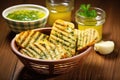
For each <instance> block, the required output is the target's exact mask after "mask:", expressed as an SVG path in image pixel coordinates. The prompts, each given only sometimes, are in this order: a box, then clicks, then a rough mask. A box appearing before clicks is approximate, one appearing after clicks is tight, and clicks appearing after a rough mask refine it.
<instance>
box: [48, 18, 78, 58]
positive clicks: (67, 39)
mask: <svg viewBox="0 0 120 80" xmlns="http://www.w3.org/2000/svg"><path fill="white" fill-rule="evenodd" d="M76 38H77V35H76V32H75V30H74V24H73V23H71V22H67V21H63V20H56V21H55V23H54V24H53V27H52V31H51V34H50V37H49V40H50V41H51V42H52V43H54V44H56V45H61V46H63V47H64V48H65V50H66V51H67V53H68V54H67V56H69V57H71V56H73V55H75V52H76Z"/></svg>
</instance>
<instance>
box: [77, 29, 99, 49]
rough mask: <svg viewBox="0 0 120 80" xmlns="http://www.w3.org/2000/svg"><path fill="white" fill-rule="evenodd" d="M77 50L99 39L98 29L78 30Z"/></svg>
mask: <svg viewBox="0 0 120 80" xmlns="http://www.w3.org/2000/svg"><path fill="white" fill-rule="evenodd" d="M77 33H78V40H77V51H80V50H83V49H85V48H87V47H88V46H91V45H93V44H94V43H96V42H97V41H98V40H99V34H98V31H97V30H95V29H93V28H88V29H86V30H78V32H77Z"/></svg>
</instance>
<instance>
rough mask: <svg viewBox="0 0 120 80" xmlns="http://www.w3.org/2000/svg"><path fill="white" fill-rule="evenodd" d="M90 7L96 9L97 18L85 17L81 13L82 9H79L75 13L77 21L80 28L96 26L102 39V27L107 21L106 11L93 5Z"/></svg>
mask: <svg viewBox="0 0 120 80" xmlns="http://www.w3.org/2000/svg"><path fill="white" fill-rule="evenodd" d="M90 9H92V10H96V12H97V16H96V17H95V18H90V17H84V16H81V15H79V12H81V11H82V10H80V9H79V10H77V11H76V13H75V21H76V23H77V24H78V29H79V30H85V29H87V28H94V29H96V30H97V31H98V33H99V36H100V39H99V40H101V39H102V28H103V24H104V22H105V11H104V10H103V9H100V8H97V7H91V8H90Z"/></svg>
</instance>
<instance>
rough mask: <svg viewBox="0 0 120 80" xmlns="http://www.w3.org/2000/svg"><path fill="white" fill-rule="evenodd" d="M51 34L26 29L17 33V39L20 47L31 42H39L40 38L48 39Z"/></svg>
mask: <svg viewBox="0 0 120 80" xmlns="http://www.w3.org/2000/svg"><path fill="white" fill-rule="evenodd" d="M48 38H49V36H48V35H45V34H43V33H41V32H39V31H34V30H29V31H24V32H21V33H19V34H17V35H16V37H15V41H16V43H17V45H19V46H20V47H23V48H24V47H26V46H28V45H29V44H30V43H33V42H39V41H40V40H46V39H48Z"/></svg>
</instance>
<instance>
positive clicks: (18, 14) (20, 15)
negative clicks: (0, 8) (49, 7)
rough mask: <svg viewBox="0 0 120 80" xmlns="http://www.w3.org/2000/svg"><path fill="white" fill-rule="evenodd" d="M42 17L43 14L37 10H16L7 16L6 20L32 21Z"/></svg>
mask: <svg viewBox="0 0 120 80" xmlns="http://www.w3.org/2000/svg"><path fill="white" fill-rule="evenodd" d="M44 16H45V13H44V12H42V11H38V10H17V11H14V12H12V13H9V14H8V15H7V17H8V18H10V19H13V20H18V21H32V20H37V19H40V18H43V17H44Z"/></svg>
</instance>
